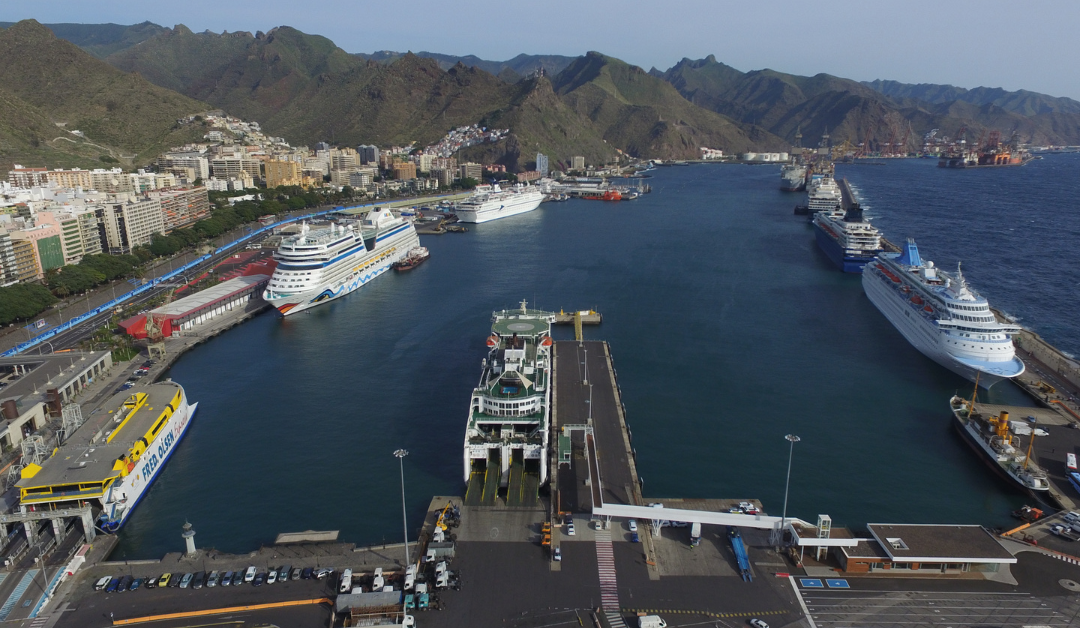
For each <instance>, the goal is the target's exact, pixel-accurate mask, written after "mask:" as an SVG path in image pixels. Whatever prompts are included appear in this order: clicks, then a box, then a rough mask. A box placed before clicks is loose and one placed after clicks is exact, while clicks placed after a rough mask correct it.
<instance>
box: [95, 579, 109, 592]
mask: <svg viewBox="0 0 1080 628" xmlns="http://www.w3.org/2000/svg"><path fill="white" fill-rule="evenodd" d="M112 579H113V578H112V576H102V577H100V578H98V579H97V581H96V582H94V590H95V591H101V590H102V589H104V588H105V587H107V586H109V583H110V582H112Z"/></svg>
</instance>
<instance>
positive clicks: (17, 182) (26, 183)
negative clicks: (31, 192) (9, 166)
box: [8, 164, 49, 188]
mask: <svg viewBox="0 0 1080 628" xmlns="http://www.w3.org/2000/svg"><path fill="white" fill-rule="evenodd" d="M8 183H10V184H11V185H12V186H13V187H17V188H34V187H38V186H43V185H48V183H49V175H48V170H46V169H45V168H23V167H22V166H20V165H19V164H15V168H14V169H13V170H9V171H8Z"/></svg>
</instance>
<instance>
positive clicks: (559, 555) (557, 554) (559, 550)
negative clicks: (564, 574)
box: [552, 547, 562, 561]
mask: <svg viewBox="0 0 1080 628" xmlns="http://www.w3.org/2000/svg"><path fill="white" fill-rule="evenodd" d="M552 558H553V559H554V560H557V561H561V560H562V548H561V547H556V548H555V554H554V555H553V556H552Z"/></svg>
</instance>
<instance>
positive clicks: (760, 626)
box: [750, 617, 769, 628]
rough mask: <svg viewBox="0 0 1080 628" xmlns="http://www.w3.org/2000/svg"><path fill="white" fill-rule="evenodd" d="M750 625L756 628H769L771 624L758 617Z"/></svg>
mask: <svg viewBox="0 0 1080 628" xmlns="http://www.w3.org/2000/svg"><path fill="white" fill-rule="evenodd" d="M750 625H751V626H753V627H754V628H769V624H766V623H765V622H763V621H761V620H760V619H758V618H756V617H755V618H753V619H751V620H750Z"/></svg>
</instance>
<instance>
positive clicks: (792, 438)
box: [777, 434, 802, 545]
mask: <svg viewBox="0 0 1080 628" xmlns="http://www.w3.org/2000/svg"><path fill="white" fill-rule="evenodd" d="M784 438H786V439H787V441H788V442H789V443H791V446H790V447H789V448H788V457H787V481H786V482H784V511H783V512H782V513H781V514H780V535H779V536H778V539H777V545H779V544H781V543H783V541H784V528H785V527H786V526H787V498H788V488H789V487H790V486H791V458H792V457H793V456H794V455H795V443H797V442H799V441H800V440H802V439H800V438H799V437H798V436H796V435H794V434H788V435H787V436H785V437H784Z"/></svg>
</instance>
